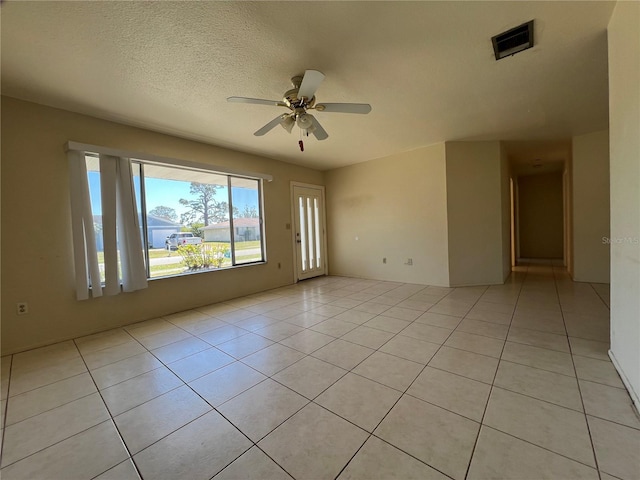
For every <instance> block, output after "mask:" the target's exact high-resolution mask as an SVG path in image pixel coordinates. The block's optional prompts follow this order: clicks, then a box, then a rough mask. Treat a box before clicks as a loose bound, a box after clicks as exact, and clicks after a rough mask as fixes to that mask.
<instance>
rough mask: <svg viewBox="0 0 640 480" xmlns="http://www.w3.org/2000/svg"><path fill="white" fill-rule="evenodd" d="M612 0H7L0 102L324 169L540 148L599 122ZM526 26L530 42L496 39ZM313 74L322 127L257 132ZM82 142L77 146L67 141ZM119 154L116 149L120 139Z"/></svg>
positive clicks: (603, 116)
mask: <svg viewBox="0 0 640 480" xmlns="http://www.w3.org/2000/svg"><path fill="white" fill-rule="evenodd" d="M613 7H614V3H612V2H595V1H587V2H579V1H571V2H527V1H518V2H515V1H514V2H476V1H470V2H397V1H394V2H169V1H165V2H145V1H136V2H12V1H9V2H5V3H4V4H3V5H2V12H1V17H2V93H3V94H5V95H9V96H12V97H16V98H21V99H25V100H30V101H34V102H38V103H43V104H46V105H51V106H55V107H59V108H64V109H67V110H72V111H76V112H80V113H86V114H89V115H93V116H96V117H100V118H105V119H110V120H115V121H119V122H123V123H126V124H130V125H136V126H141V127H145V128H149V129H152V130H156V131H160V132H165V133H169V134H173V135H178V136H181V137H186V138H191V139H196V140H200V141H204V142H207V143H212V144H216V145H222V146H226V147H230V148H234V149H238V150H243V151H247V152H252V153H258V154H261V155H265V156H269V157H273V158H277V159H281V160H285V161H288V162H292V163H297V164H301V165H307V166H310V167H314V168H319V169H323V170H324V169H328V168H333V167H337V166H342V165H348V164H352V163H356V162H362V161H366V160H369V159H372V158H378V157H383V156H386V155H390V154H393V153H397V152H400V151H406V150H412V149H416V148H419V147H421V146H425V145H430V144H433V143H437V142H442V141H449V140H511V141H523V140H527V141H535V140H555V139H559V138H568V137H570V136H571V135H575V134H581V133H586V132H590V131H594V130H598V129H603V128H606V127H607V105H608V103H607V102H608V100H607V98H608V94H607V43H606V26H607V23H608V20H609V17H610V15H611V12H612V10H613ZM531 19H535V21H536V25H535V37H536V46H535V47H534V48H532V49H530V50H527V51H524V52H522V53H519V54H517V55H515V56H513V57H509V58H507V59H504V60H500V61H499V62H496V61H495V59H494V57H493V51H492V47H491V41H490V38H491V37H492V36H493V35H495V34H497V33H500V32H502V31H504V30H506V29H508V28H511V27H514V26H516V25H519V24H521V23H524V22H526V21H528V20H531ZM306 69H317V70H320V71H322V72H323V73H324V74H325V75H326V79H325V81H324V83H323V84H322V85H321V86H320V88H319V90H318V92H317V98H318V101H319V102H325V103H326V102H356V103H370V104H371V105H372V106H373V111H372V112H371V113H370V114H369V115H346V114H338V113H329V112H324V113H323V112H318V113H316V114H315V115H316V117H317V118H318V120H319V121H320V122H321V123H322V125H323V126H324V128H325V129H326V130H327V132H328V133H329V138H328V139H327V140H325V141H321V142H320V141H317V140H316V139H315V138H312V137H310V138H309V139H308V140H306V141H305V152H304V153H301V152H300V151H299V150H298V145H297V141H298V139H299V136H298V134H297V132H296V129H294V133H293V134H288V133H287V132H286V131H285V130H284V129H282V128H276V129H274V130H273V131H271V132H270V133H268V134H267V135H266V136H264V137H255V136H253V132H254V131H256V130H257V129H258V128H259V127H261V126H262V125H264V124H265V123H267V122H268V121H270V120H271V119H273V118H274V117H276V116H277V115H278V114H279V113H283V112H284V111H285V109H283V108H277V107H270V106H261V105H243V104H229V103H227V102H226V98H227V97H229V96H234V95H235V96H247V97H256V98H266V99H275V100H278V99H280V98H281V97H282V94H283V93H284V92H285V90H287V89H289V88H291V86H290V82H289V79H290V77H292V76H293V75H296V74H300V73H302V72H304V70H306ZM74 140H78V141H82V139H74ZM115 147H117V146H115Z"/></svg>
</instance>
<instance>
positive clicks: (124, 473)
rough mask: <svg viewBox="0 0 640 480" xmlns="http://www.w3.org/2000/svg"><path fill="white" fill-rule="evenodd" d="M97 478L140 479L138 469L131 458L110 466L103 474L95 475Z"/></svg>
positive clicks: (100, 479) (102, 479)
mask: <svg viewBox="0 0 640 480" xmlns="http://www.w3.org/2000/svg"><path fill="white" fill-rule="evenodd" d="M95 480H140V475H138V470H136V467H135V465H134V464H133V461H131V459H130V458H128V459H127V460H125V461H124V462H122V463H119V464H118V465H116V466H115V467H113V468H110V469H109V470H107V471H106V472H104V473H103V474H102V475H98V476H97V477H95Z"/></svg>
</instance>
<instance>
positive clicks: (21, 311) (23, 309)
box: [16, 302, 29, 315]
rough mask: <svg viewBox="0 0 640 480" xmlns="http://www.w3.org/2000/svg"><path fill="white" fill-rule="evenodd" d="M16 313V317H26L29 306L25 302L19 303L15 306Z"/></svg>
mask: <svg viewBox="0 0 640 480" xmlns="http://www.w3.org/2000/svg"><path fill="white" fill-rule="evenodd" d="M16 311H17V313H18V315H26V314H27V313H29V304H28V303H27V302H20V303H18V304H17V305H16Z"/></svg>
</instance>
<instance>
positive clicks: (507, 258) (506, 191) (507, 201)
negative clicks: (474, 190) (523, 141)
mask: <svg viewBox="0 0 640 480" xmlns="http://www.w3.org/2000/svg"><path fill="white" fill-rule="evenodd" d="M500 194H501V201H502V277H503V280H504V279H506V278H507V277H508V276H509V274H510V273H511V266H512V263H513V262H512V261H511V168H510V167H509V158H508V157H507V152H506V151H505V149H504V146H503V145H502V144H500Z"/></svg>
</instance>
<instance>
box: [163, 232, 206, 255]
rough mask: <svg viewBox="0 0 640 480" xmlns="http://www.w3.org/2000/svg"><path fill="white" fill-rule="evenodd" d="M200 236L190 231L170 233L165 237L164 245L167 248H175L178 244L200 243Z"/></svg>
mask: <svg viewBox="0 0 640 480" xmlns="http://www.w3.org/2000/svg"><path fill="white" fill-rule="evenodd" d="M201 243H202V238H200V237H198V236H196V235H194V234H193V233H191V232H179V233H172V234H171V235H169V236H168V237H167V239H166V240H165V242H164V246H165V248H166V249H167V250H169V251H171V250H177V249H178V247H179V246H180V245H200V244H201Z"/></svg>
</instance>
